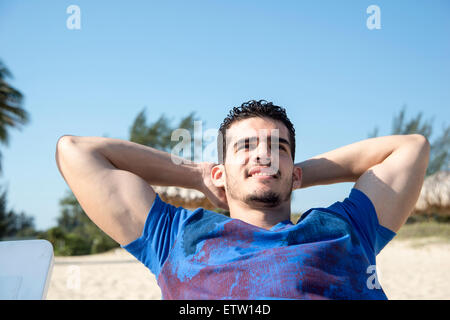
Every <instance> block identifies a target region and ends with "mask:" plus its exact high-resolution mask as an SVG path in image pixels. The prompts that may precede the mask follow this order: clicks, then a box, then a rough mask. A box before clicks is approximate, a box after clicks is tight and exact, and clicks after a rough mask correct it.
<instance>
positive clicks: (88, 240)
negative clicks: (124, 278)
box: [39, 192, 119, 256]
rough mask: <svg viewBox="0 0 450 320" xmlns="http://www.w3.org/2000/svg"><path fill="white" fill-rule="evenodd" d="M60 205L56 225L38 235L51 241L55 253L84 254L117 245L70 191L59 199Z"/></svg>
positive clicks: (105, 249)
mask: <svg viewBox="0 0 450 320" xmlns="http://www.w3.org/2000/svg"><path fill="white" fill-rule="evenodd" d="M60 206H61V215H60V217H59V218H58V226H57V227H54V228H51V229H49V230H47V231H45V232H43V233H41V234H40V236H39V237H40V238H42V239H47V240H48V241H50V242H51V243H52V245H53V248H54V250H55V255H69V256H72V255H86V254H93V253H100V252H104V251H108V250H111V249H113V248H116V247H118V246H119V245H118V244H117V242H115V241H114V240H113V239H111V238H110V237H109V236H108V235H107V234H105V233H104V232H103V231H102V230H100V228H98V227H97V226H96V225H95V224H94V223H93V222H92V221H91V220H90V219H89V217H88V216H87V215H86V213H85V212H84V210H83V209H82V208H81V206H80V204H79V203H78V201H77V199H76V198H75V196H74V195H73V193H72V192H68V194H67V195H66V196H65V197H64V198H62V199H61V200H60Z"/></svg>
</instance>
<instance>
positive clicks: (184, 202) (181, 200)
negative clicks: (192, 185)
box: [153, 186, 216, 210]
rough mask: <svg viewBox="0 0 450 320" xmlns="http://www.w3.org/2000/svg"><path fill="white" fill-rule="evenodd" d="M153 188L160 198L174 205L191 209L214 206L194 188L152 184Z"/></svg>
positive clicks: (212, 207)
mask: <svg viewBox="0 0 450 320" xmlns="http://www.w3.org/2000/svg"><path fill="white" fill-rule="evenodd" d="M153 189H154V190H155V192H156V193H158V194H159V196H160V198H161V200H163V201H164V202H167V203H170V204H171V205H173V206H175V207H180V206H181V207H183V208H186V209H191V210H192V209H197V208H200V207H201V208H204V209H207V210H213V209H215V208H216V207H215V206H214V205H213V204H212V203H211V202H210V201H209V200H208V198H206V197H205V195H204V194H203V193H202V192H200V191H197V190H194V189H185V188H180V187H161V186H153Z"/></svg>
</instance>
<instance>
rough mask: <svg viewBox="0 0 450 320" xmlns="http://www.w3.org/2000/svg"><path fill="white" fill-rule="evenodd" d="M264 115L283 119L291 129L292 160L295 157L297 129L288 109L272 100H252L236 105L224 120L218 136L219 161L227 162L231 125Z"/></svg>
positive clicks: (289, 129)
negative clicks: (227, 141)
mask: <svg viewBox="0 0 450 320" xmlns="http://www.w3.org/2000/svg"><path fill="white" fill-rule="evenodd" d="M254 117H261V118H262V117H264V118H270V119H274V120H278V121H281V122H282V123H283V124H284V125H285V126H286V128H287V129H288V131H289V143H290V145H291V154H292V161H294V157H295V129H294V125H293V124H292V122H291V121H290V120H289V118H288V117H287V114H286V109H284V108H282V107H279V106H276V105H274V104H273V103H272V102H267V101H266V100H259V101H256V100H250V101H247V102H244V103H243V104H242V105H241V106H240V107H234V108H233V109H231V110H230V112H229V113H228V115H227V116H226V118H225V119H224V120H223V122H222V124H221V125H220V128H219V135H218V136H217V153H218V156H219V163H224V162H225V157H226V149H227V146H226V143H225V141H226V130H227V129H229V128H230V127H231V125H232V124H233V123H234V122H236V121H239V120H243V119H248V118H254Z"/></svg>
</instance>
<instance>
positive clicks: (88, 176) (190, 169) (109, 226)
mask: <svg viewBox="0 0 450 320" xmlns="http://www.w3.org/2000/svg"><path fill="white" fill-rule="evenodd" d="M56 162H57V165H58V168H59V170H60V172H61V174H62V176H63V177H64V179H65V181H66V182H67V184H68V185H69V187H70V188H71V189H72V191H73V193H74V195H75V197H76V198H77V199H78V201H79V203H80V205H81V206H82V208H83V210H84V211H85V212H86V214H87V215H88V216H89V218H90V219H91V220H92V221H93V222H94V223H95V224H96V225H97V226H99V227H100V228H101V229H102V230H103V231H104V232H106V233H107V234H108V235H109V236H110V237H111V238H113V239H114V240H115V241H117V242H118V243H120V244H122V245H125V244H128V243H130V242H131V241H133V240H135V239H137V238H138V237H139V236H140V235H141V232H142V230H143V227H144V224H145V220H146V217H147V214H148V212H149V210H150V208H151V206H152V204H153V202H154V200H155V197H156V194H155V192H154V191H153V189H152V188H151V186H150V184H155V185H166V186H168V185H173V186H180V187H186V188H195V189H201V188H202V183H201V182H202V179H201V178H202V171H201V167H200V166H198V165H196V164H194V163H190V164H179V165H178V164H175V163H173V162H172V160H171V156H170V154H168V153H166V152H161V151H158V150H156V149H153V148H150V147H146V146H143V145H140V144H136V143H133V142H130V141H125V140H119V139H111V138H101V137H75V136H63V137H61V138H60V139H59V140H58V144H57V148H56Z"/></svg>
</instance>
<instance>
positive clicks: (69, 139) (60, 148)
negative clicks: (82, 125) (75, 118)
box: [55, 135, 76, 170]
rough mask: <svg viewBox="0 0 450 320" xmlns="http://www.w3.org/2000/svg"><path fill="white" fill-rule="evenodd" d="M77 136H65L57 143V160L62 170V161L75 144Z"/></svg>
mask: <svg viewBox="0 0 450 320" xmlns="http://www.w3.org/2000/svg"><path fill="white" fill-rule="evenodd" d="M75 138H76V137H75V136H71V135H63V136H61V137H60V138H59V139H58V141H57V143H56V151H55V160H56V164H57V165H58V168H59V169H60V170H61V159H62V157H63V155H64V154H65V153H67V150H68V149H69V148H71V146H73V145H74V144H75Z"/></svg>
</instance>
